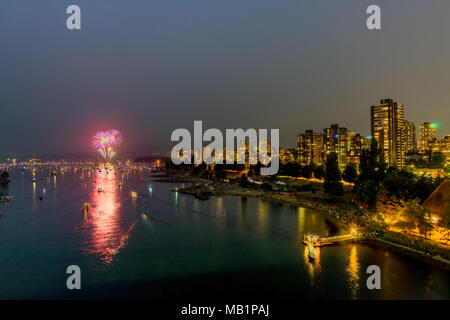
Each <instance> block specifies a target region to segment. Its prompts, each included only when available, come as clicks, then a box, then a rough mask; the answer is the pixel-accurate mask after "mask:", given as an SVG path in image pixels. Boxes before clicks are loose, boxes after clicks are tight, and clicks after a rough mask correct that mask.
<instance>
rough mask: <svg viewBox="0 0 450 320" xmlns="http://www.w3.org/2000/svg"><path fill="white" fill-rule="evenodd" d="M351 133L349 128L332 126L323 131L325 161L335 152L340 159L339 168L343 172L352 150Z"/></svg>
mask: <svg viewBox="0 0 450 320" xmlns="http://www.w3.org/2000/svg"><path fill="white" fill-rule="evenodd" d="M349 137H350V131H348V130H347V128H343V127H339V125H337V124H332V125H331V126H330V127H329V128H325V129H323V152H324V154H323V159H326V157H327V154H329V153H331V152H335V153H336V154H337V158H338V164H339V168H340V169H341V170H343V169H344V168H345V166H346V164H347V153H348V151H349V149H350V139H349Z"/></svg>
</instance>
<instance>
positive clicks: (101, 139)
mask: <svg viewBox="0 0 450 320" xmlns="http://www.w3.org/2000/svg"><path fill="white" fill-rule="evenodd" d="M121 142H122V134H121V133H120V131H118V130H115V129H111V130H107V131H100V132H97V133H96V134H95V135H94V136H93V137H92V145H93V146H94V147H95V148H96V149H106V148H109V147H112V146H116V145H119V144H120V143H121Z"/></svg>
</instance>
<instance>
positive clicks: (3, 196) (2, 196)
mask: <svg viewBox="0 0 450 320" xmlns="http://www.w3.org/2000/svg"><path fill="white" fill-rule="evenodd" d="M9 200H11V197H10V196H8V194H7V193H1V194H0V202H8V201H9Z"/></svg>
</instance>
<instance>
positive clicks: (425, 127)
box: [419, 122, 437, 152]
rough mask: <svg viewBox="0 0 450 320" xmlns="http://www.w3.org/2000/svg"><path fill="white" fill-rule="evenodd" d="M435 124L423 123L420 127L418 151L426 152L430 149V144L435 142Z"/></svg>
mask: <svg viewBox="0 0 450 320" xmlns="http://www.w3.org/2000/svg"><path fill="white" fill-rule="evenodd" d="M436 128H437V124H435V123H429V122H424V123H422V124H421V125H420V139H419V151H420V152H426V151H427V150H429V149H430V148H431V142H433V141H434V140H436Z"/></svg>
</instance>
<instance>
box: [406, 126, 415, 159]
mask: <svg viewBox="0 0 450 320" xmlns="http://www.w3.org/2000/svg"><path fill="white" fill-rule="evenodd" d="M405 143H406V147H405V152H410V151H415V150H417V140H416V126H415V125H414V123H413V122H410V121H406V120H405Z"/></svg>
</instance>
